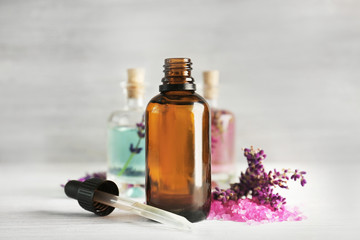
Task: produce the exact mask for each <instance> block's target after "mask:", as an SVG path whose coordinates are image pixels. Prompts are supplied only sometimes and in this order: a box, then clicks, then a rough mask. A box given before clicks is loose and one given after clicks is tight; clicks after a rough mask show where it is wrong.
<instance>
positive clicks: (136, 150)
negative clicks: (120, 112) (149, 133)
mask: <svg viewBox="0 0 360 240" xmlns="http://www.w3.org/2000/svg"><path fill="white" fill-rule="evenodd" d="M136 128H137V135H138V136H139V140H138V141H137V143H136V145H135V147H134V144H132V143H130V146H129V151H130V153H131V154H130V156H129V158H128V160H127V161H126V162H125V164H124V166H123V167H122V169H121V171H120V172H119V173H118V176H121V175H123V173H124V172H125V170H126V168H127V167H128V166H129V164H130V162H131V160H132V158H133V157H134V155H135V154H139V153H140V152H141V151H142V148H141V147H139V145H140V142H141V140H142V139H143V138H144V137H145V118H144V115H143V116H142V119H141V122H139V123H136Z"/></svg>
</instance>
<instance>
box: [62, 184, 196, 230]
mask: <svg viewBox="0 0 360 240" xmlns="http://www.w3.org/2000/svg"><path fill="white" fill-rule="evenodd" d="M64 189H65V194H66V195H67V196H68V197H71V198H74V199H77V200H78V202H79V204H80V206H81V207H83V208H84V209H85V210H88V211H91V212H93V213H95V214H96V215H99V216H106V215H108V214H110V213H111V212H112V211H113V210H114V208H119V209H122V210H125V211H129V212H132V213H134V214H137V215H139V216H142V217H145V218H148V219H151V220H154V221H157V222H160V223H163V224H166V225H167V226H170V227H173V228H177V229H181V230H187V231H189V230H191V222H189V221H188V220H187V219H186V218H184V217H182V216H179V215H177V214H174V213H171V212H168V211H165V210H162V209H160V208H156V207H152V206H149V205H146V204H142V203H139V202H136V201H134V200H132V199H128V198H125V197H119V196H117V195H118V194H119V190H118V187H117V186H116V184H115V183H114V182H112V181H109V180H103V179H99V178H91V179H88V180H86V181H85V182H80V181H75V180H72V181H69V182H68V183H67V184H66V185H65V187H64Z"/></svg>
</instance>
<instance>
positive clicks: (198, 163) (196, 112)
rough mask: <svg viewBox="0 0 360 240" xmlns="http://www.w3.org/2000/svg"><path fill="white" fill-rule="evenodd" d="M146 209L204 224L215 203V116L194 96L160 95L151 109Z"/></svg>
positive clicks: (180, 93) (179, 93) (186, 93)
mask: <svg viewBox="0 0 360 240" xmlns="http://www.w3.org/2000/svg"><path fill="white" fill-rule="evenodd" d="M145 119H146V126H147V127H146V200H147V204H149V205H151V206H155V207H159V208H162V209H164V210H167V211H170V212H173V213H176V214H179V215H182V216H184V217H186V218H187V219H188V220H189V221H192V222H195V221H200V220H202V219H205V218H206V217H207V215H208V213H209V210H210V201H211V155H210V151H211V149H210V112H209V107H208V105H207V103H206V101H205V100H204V99H203V98H202V97H201V96H199V95H198V94H196V93H194V91H169V92H164V93H161V94H159V95H157V96H155V97H154V98H153V99H152V100H151V101H150V102H149V104H148V106H147V109H146V117H145Z"/></svg>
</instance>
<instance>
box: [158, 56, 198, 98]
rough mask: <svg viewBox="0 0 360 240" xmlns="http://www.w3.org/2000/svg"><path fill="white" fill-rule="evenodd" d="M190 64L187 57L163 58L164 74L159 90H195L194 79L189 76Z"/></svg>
mask: <svg viewBox="0 0 360 240" xmlns="http://www.w3.org/2000/svg"><path fill="white" fill-rule="evenodd" d="M191 65H192V62H191V60H190V59H189V58H167V59H165V65H164V73H165V76H164V78H163V79H162V85H160V92H167V91H188V90H190V91H194V90H196V85H195V83H194V79H193V78H192V77H191V70H192V68H191Z"/></svg>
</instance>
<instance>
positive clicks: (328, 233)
mask: <svg viewBox="0 0 360 240" xmlns="http://www.w3.org/2000/svg"><path fill="white" fill-rule="evenodd" d="M304 169H306V170H307V171H308V182H309V184H308V185H307V186H306V187H305V188H301V187H297V186H294V185H295V184H291V185H290V190H289V191H287V192H285V193H284V196H286V197H287V198H288V202H289V203H290V205H298V206H300V208H301V209H302V210H303V211H304V213H305V215H306V216H307V217H308V219H307V220H304V221H301V222H281V223H271V224H262V225H255V226H254V225H251V226H250V225H247V224H246V223H239V222H226V221H209V220H206V221H202V222H199V223H195V224H194V230H193V232H190V233H189V232H181V231H177V230H173V229H168V228H166V227H165V226H164V225H161V224H158V223H155V222H150V221H147V220H146V219H143V218H141V217H138V216H135V215H131V214H127V213H124V212H121V211H119V210H115V211H114V212H113V213H112V214H110V215H109V216H107V217H97V216H95V215H94V214H92V213H90V212H87V211H85V210H83V209H82V208H80V207H79V205H78V203H77V202H76V201H75V200H72V199H69V198H67V197H66V196H65V194H64V192H63V188H61V187H60V184H61V183H63V182H64V181H66V179H68V178H77V177H79V176H81V175H82V174H84V173H85V172H86V171H88V172H92V171H96V170H103V166H102V165H101V164H99V165H89V166H83V165H79V164H77V165H76V164H71V163H63V164H61V163H58V164H56V165H47V164H43V165H41V164H37V165H21V164H19V165H17V164H2V165H1V198H0V239H37V240H39V239H62V240H63V239H103V240H105V239H157V240H158V239H169V238H171V239H306V238H308V239H357V237H358V234H359V233H360V231H359V227H360V225H359V219H358V215H359V213H360V211H359V210H360V207H359V203H358V201H359V197H360V194H359V192H358V189H359V180H358V178H357V177H356V173H357V172H356V171H357V170H358V169H359V165H353V166H346V167H342V166H341V165H338V166H325V167H324V166H323V167H322V166H316V165H313V166H305V167H304ZM296 185H298V184H296ZM291 188H292V190H291Z"/></svg>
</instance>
